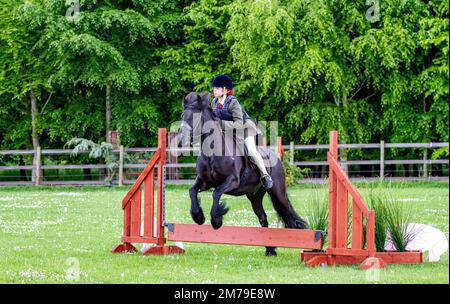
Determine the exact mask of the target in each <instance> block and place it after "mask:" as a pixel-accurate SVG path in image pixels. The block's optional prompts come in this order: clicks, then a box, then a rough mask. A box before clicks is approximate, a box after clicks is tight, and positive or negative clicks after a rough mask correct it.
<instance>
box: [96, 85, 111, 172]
mask: <svg viewBox="0 0 450 304" xmlns="http://www.w3.org/2000/svg"><path fill="white" fill-rule="evenodd" d="M110 96H111V85H110V84H109V83H107V84H106V94H105V129H106V136H105V138H106V142H111V141H110V139H109V131H110V130H111V100H110ZM100 164H104V162H103V160H101V162H100ZM106 175H107V173H106V170H105V169H99V178H100V179H101V180H103V179H104V178H105V177H106Z"/></svg>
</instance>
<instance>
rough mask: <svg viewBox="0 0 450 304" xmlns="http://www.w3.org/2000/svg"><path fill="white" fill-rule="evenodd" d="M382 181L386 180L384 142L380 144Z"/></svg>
mask: <svg viewBox="0 0 450 304" xmlns="http://www.w3.org/2000/svg"><path fill="white" fill-rule="evenodd" d="M380 179H381V180H384V140H382V141H381V142H380Z"/></svg>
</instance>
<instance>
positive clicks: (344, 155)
mask: <svg viewBox="0 0 450 304" xmlns="http://www.w3.org/2000/svg"><path fill="white" fill-rule="evenodd" d="M342 106H343V107H344V111H346V108H347V94H346V93H342ZM339 142H340V143H342V144H345V140H344V139H339ZM338 152H340V153H339V155H340V158H341V162H344V161H347V149H340V150H339V149H338ZM341 168H342V170H344V172H345V173H346V174H347V175H348V165H347V164H342V163H341Z"/></svg>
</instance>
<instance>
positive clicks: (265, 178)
mask: <svg viewBox="0 0 450 304" xmlns="http://www.w3.org/2000/svg"><path fill="white" fill-rule="evenodd" d="M261 181H262V184H263V186H264V188H266V189H270V188H272V186H273V180H272V178H271V177H270V175H264V176H263V177H262V178H261Z"/></svg>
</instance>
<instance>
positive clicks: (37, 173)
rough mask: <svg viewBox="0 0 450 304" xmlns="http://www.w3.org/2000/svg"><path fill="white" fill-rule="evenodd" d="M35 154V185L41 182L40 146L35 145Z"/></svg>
mask: <svg viewBox="0 0 450 304" xmlns="http://www.w3.org/2000/svg"><path fill="white" fill-rule="evenodd" d="M35 153H36V154H35V155H34V159H35V164H34V166H35V169H34V170H35V171H34V174H35V185H36V186H39V185H40V184H41V179H42V177H41V146H37V147H36V152H35Z"/></svg>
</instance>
